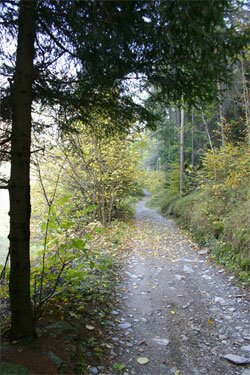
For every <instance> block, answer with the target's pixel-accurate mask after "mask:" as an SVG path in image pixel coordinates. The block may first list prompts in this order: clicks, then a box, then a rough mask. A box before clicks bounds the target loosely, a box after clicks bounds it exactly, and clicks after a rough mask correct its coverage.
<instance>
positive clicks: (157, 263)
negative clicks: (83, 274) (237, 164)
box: [98, 197, 250, 375]
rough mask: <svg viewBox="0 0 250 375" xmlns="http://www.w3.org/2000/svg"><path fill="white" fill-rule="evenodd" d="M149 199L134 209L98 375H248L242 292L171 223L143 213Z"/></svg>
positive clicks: (249, 348)
mask: <svg viewBox="0 0 250 375" xmlns="http://www.w3.org/2000/svg"><path fill="white" fill-rule="evenodd" d="M147 199H148V198H147V197H145V198H144V199H143V200H142V201H141V202H139V203H138V204H137V207H136V216H135V231H134V233H133V235H131V242H132V246H131V244H130V251H129V252H128V255H127V258H126V261H125V264H124V269H123V270H122V271H121V273H122V282H121V284H120V286H119V289H118V292H117V297H118V300H119V301H120V306H119V309H115V310H114V311H113V312H112V314H113V318H115V321H116V324H115V326H112V327H110V332H109V334H110V343H111V345H110V347H111V349H110V360H111V364H113V367H110V368H109V369H106V370H105V371H104V370H102V371H101V372H99V371H98V373H99V374H101V373H102V374H106V375H108V374H118V373H119V374H123V375H160V374H164V375H171V374H172V375H202V374H204V375H207V374H213V375H217V374H218V375H219V374H222V375H237V374H241V375H247V374H248V375H249V374H250V369H249V365H248V363H250V325H249V322H250V319H249V294H248V293H247V290H245V289H244V288H243V287H240V286H238V285H237V283H236V280H235V278H234V277H233V276H232V275H228V274H227V273H226V272H225V271H224V269H223V268H219V267H217V266H216V265H214V264H213V263H212V262H211V261H210V260H209V256H208V254H207V250H206V249H199V248H198V247H197V246H196V245H195V244H193V243H192V241H191V240H190V239H189V238H188V236H187V235H186V234H185V233H184V232H183V231H181V230H180V229H178V228H177V227H176V225H175V224H174V222H173V221H172V220H169V219H165V218H163V217H162V216H161V215H160V214H158V213H157V212H156V211H155V210H154V209H150V208H147V207H146V202H147ZM235 355H237V356H238V357H236V356H235ZM237 361H238V364H236V362H237ZM239 363H241V364H239ZM125 366H126V367H125ZM115 367H116V368H121V369H120V370H116V369H115ZM122 367H124V369H122Z"/></svg>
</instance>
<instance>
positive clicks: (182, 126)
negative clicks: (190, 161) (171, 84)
mask: <svg viewBox="0 0 250 375" xmlns="http://www.w3.org/2000/svg"><path fill="white" fill-rule="evenodd" d="M180 117H181V119H180V196H182V194H183V174H184V109H183V108H181V116H180Z"/></svg>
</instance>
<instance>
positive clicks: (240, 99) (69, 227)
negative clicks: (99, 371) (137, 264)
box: [1, 1, 250, 338]
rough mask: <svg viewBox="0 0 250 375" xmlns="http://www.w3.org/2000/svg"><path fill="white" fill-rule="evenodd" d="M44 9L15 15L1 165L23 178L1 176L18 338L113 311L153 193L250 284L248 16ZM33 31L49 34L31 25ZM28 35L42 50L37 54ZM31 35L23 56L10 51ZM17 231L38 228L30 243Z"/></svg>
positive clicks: (222, 7)
mask: <svg viewBox="0 0 250 375" xmlns="http://www.w3.org/2000/svg"><path fill="white" fill-rule="evenodd" d="M29 4H33V6H32V7H28V8H27V2H25V1H21V2H20V4H17V3H15V2H8V1H4V2H3V3H2V5H1V6H2V10H3V13H2V16H1V17H2V18H1V19H2V24H1V25H2V28H3V32H4V33H3V35H4V38H5V41H4V43H3V44H2V48H3V51H2V52H3V53H2V56H3V64H2V75H3V79H4V90H3V91H2V97H1V102H2V104H1V116H2V120H1V161H2V162H3V163H4V162H8V161H9V159H10V158H11V166H12V175H11V177H10V181H9V176H6V175H5V176H2V177H1V182H2V188H8V189H9V192H10V198H11V202H12V205H11V211H10V216H11V228H12V229H11V233H12V234H11V235H10V241H11V246H10V256H11V257H12V262H11V266H10V269H9V264H8V261H7V262H6V263H5V265H4V266H3V270H2V275H1V278H2V283H3V285H4V288H3V292H2V298H3V300H4V306H6V311H8V303H9V292H8V285H9V284H8V283H9V281H8V280H9V271H10V277H11V279H10V280H12V282H11V283H10V285H11V286H10V298H11V306H12V311H11V313H12V323H11V331H10V337H11V338H19V337H22V336H27V335H29V334H32V332H34V318H35V319H38V318H40V317H41V316H42V315H43V314H46V312H48V311H52V316H53V315H54V314H55V311H54V310H53V309H52V307H51V306H52V305H54V306H55V310H56V314H57V313H58V311H60V314H62V315H63V313H61V311H62V310H63V307H62V306H64V307H65V313H67V312H68V309H69V306H70V304H71V303H72V301H74V303H76V304H77V303H78V302H79V301H80V300H82V296H83V295H85V296H86V299H88V296H89V295H91V293H92V294H94V295H95V296H96V295H98V294H99V296H100V298H102V299H105V297H104V295H105V294H106V293H109V291H108V290H109V289H108V285H110V283H111V284H112V282H113V281H112V282H111V281H110V279H109V276H110V272H112V265H113V264H114V262H115V260H114V259H115V256H116V255H117V250H118V249H119V250H120V249H121V248H122V247H123V245H124V241H123V240H122V238H125V239H126V236H127V235H129V234H128V233H129V224H128V221H127V220H128V218H129V217H131V215H132V213H133V210H132V207H133V203H134V202H135V201H136V199H138V197H140V195H141V194H142V191H143V188H147V189H149V190H150V191H151V194H152V200H151V202H152V204H154V205H157V206H158V207H159V208H160V209H161V210H162V211H163V212H165V213H167V214H172V215H174V216H176V217H177V218H178V221H179V222H180V223H181V225H183V226H184V227H185V228H186V229H189V230H191V231H192V233H193V235H194V237H195V238H196V239H197V240H198V241H199V242H200V243H202V244H203V245H206V246H209V248H210V249H211V252H212V256H213V257H214V258H215V259H217V260H218V261H219V262H221V263H223V264H225V265H226V266H228V267H229V268H231V269H233V270H235V271H236V272H237V274H238V275H239V276H240V278H241V279H243V280H244V281H246V282H249V267H250V260H249V248H250V246H249V244H250V243H249V241H250V239H249V222H248V220H249V217H250V215H249V190H248V186H249V137H250V135H249V134H250V123H249V121H250V120H249V118H250V116H249V47H248V46H247V41H248V37H247V35H248V30H249V28H248V25H247V20H248V15H249V11H248V9H247V6H246V5H244V4H243V3H239V4H235V3H233V4H232V3H230V2H226V1H225V2H216V3H211V4H207V5H206V6H205V8H204V4H202V9H201V7H200V3H199V2H183V3H182V6H183V7H182V6H180V4H179V3H178V2H174V3H173V2H170V3H166V2H160V3H159V4H158V2H145V3H144V5H143V4H142V3H141V2H136V1H134V2H128V3H124V2H121V3H120V2H112V3H111V2H110V3H107V2H106V3H105V2H104V3H103V4H102V3H99V4H97V3H92V2H85V3H84V4H85V8H84V9H83V8H82V7H81V4H80V3H79V4H78V2H73V3H71V2H68V5H67V6H65V9H61V7H60V6H59V4H57V2H54V3H53V2H52V3H50V2H48V3H47V4H46V7H43V6H42V4H41V3H39V4H38V8H36V4H35V2H29ZM173 4H175V5H173ZM37 9H38V18H37V19H36V18H35V16H34V14H35V13H36V12H37ZM22 12H23V13H22ZM25 12H26V13H25ZM128 14H129V16H130V18H129V19H130V24H129V28H128V29H126V27H127V26H128V24H127V23H126V22H125V21H124V20H125V19H126V17H125V16H128ZM191 14H192V17H191V21H192V22H190V15H191ZM97 15H98V17H97ZM27 16H28V17H30V19H31V20H33V21H34V22H33V24H32V23H30V24H29V25H28V26H27V25H26V24H25V17H27ZM76 16H77V17H76ZM22 17H23V18H22ZM186 17H187V18H188V20H189V22H187V19H186ZM35 19H36V22H35ZM77 20H78V22H77ZM103 20H105V22H103ZM107 20H108V21H107ZM117 20H118V21H119V22H117ZM83 21H84V22H83ZM82 22H83V24H84V25H85V26H84V30H82V29H81V28H80V27H79V24H81V23H82ZM36 23H37V25H38V26H37V25H36ZM25 27H28V30H26V32H27V31H28V33H29V38H28V41H27V40H26V41H23V43H24V44H22V40H21V39H22V38H21V37H22V32H23V31H24V30H23V29H24V28H25ZM35 27H38V30H39V32H38V31H36V32H35ZM131 30H132V31H133V32H132V33H131ZM138 30H140V32H139V31H138ZM17 32H19V39H18V42H17V43H16V47H17V51H15V48H14V53H12V52H11V51H7V52H6V50H5V46H6V43H8V41H9V42H10V41H12V40H14V39H15V38H17ZM35 33H36V39H35ZM86 35H87V36H88V38H87V39H86ZM166 35H167V36H168V38H166ZM100 38H101V39H100ZM75 39H77V40H75ZM16 40H17V39H16ZM111 40H112V43H111ZM65 41H66V43H65ZM173 41H174V43H173ZM28 42H29V43H30V44H29V45H28ZM25 43H26V44H25ZM25 46H26V48H27V50H26V51H25ZM27 46H28V47H29V48H28V47H27ZM34 46H35V51H36V57H35V59H34ZM15 52H17V53H16V56H15ZM25 52H26V55H25ZM18 56H19V59H18ZM15 57H16V59H15ZM27 59H28V60H27ZM20 60H22V61H21V62H22V64H21V66H19V67H18V63H20ZM27 61H28V62H29V64H30V65H29V71H28V72H27V71H25V66H26V65H25V62H26V63H27ZM93 61H94V62H95V64H93ZM27 66H28V65H27ZM19 69H20V70H19ZM22 69H23V71H22ZM20 72H21V73H20ZM19 73H20V77H21V78H20V77H19V78H20V81H18V79H19V78H18V74H19ZM22 74H24V75H25V74H26V77H27V76H28V77H29V80H28V84H29V86H26V87H25V90H26V92H27V93H28V96H27V98H26V100H28V102H29V103H30V104H29V106H30V113H28V112H27V116H26V119H24V118H22V115H23V112H24V111H23V108H26V107H25V106H23V104H24V103H22V106H20V101H19V100H20V98H19V97H18V90H20V87H18V84H22V83H23V80H22ZM13 77H14V78H13ZM25 84H27V80H26V81H25ZM136 96H138V97H137V98H136ZM32 103H33V104H32ZM31 104H32V107H31ZM20 108H21V110H20ZM31 108H32V121H31V117H30V116H29V115H30V114H31ZM25 121H26V123H27V125H28V126H27V130H26V131H27V134H29V132H30V134H31V135H32V141H31V146H32V148H31V149H29V147H30V145H29V144H26V145H24V146H23V144H22V130H21V133H20V127H19V128H18V124H22V126H23V124H24V122H25ZM29 124H30V126H29ZM31 125H32V126H31ZM146 128H151V129H154V131H153V130H151V131H150V130H146ZM13 129H14V130H15V129H17V130H18V132H19V133H18V132H17V133H15V131H14V130H13ZM31 130H32V132H31ZM27 134H26V135H27ZM27 138H29V137H27ZM20 140H21V141H20ZM18 142H19V143H18ZM17 145H19V149H18V148H17V149H15V147H16V146H17ZM20 146H21V148H20ZM23 147H24V148H23ZM25 147H26V148H25ZM13 150H14V151H13ZM27 150H28V151H27ZM27 155H29V158H27ZM17 156H18V157H17ZM30 163H31V171H32V173H31V175H29V173H28V171H29V165H30ZM24 166H25V167H24ZM13 171H14V172H15V171H16V174H14V172H13ZM25 171H27V175H26V180H23V182H22V181H21V180H22V178H23V176H24V175H25V173H24V172H25ZM20 172H21V173H20ZM30 181H31V198H32V217H31V223H30V222H29V215H30V206H29V199H28V198H27V197H28V196H29V184H30ZM21 182H22V183H21ZM22 184H23V185H22ZM24 187H25V188H24ZM22 193H23V194H24V195H22ZM18 194H21V195H18ZM20 201H21V202H22V201H23V202H24V203H25V204H24V207H23V208H22V209H23V214H22V213H21V212H20V209H19V208H20ZM16 202H19V206H18V205H17V206H15V204H16ZM17 207H19V208H18V209H17ZM13 218H14V219H13ZM24 218H25V220H24ZM18 220H19V222H20V223H21V226H22V225H23V223H25V225H26V229H25V231H24V234H23V233H22V234H21V237H17V236H20V232H19V233H18V235H17V232H16V229H17V228H16V227H15V223H16V222H17V221H18ZM235 223H237V226H236V224H235ZM30 228H31V249H32V252H31V254H33V256H32V258H31V261H32V268H31V274H30V273H29V261H30V259H29V256H28V255H29V250H30V246H29V243H30V241H29V231H30ZM14 233H15V234H14ZM22 236H23V237H22ZM17 238H18V241H17ZM17 243H18V244H20V249H19V251H20V252H19V253H17ZM21 254H24V255H25V256H23V257H22V256H21ZM17 255H18V256H17ZM20 262H24V263H23V267H21V268H20ZM25 262H26V263H25ZM20 269H22V271H24V272H23V274H22V275H20V274H19V273H18V272H20ZM11 275H12V276H11ZM17 280H19V281H20V280H24V281H25V282H24V283H23V284H22V285H19V284H21V283H18V282H17ZM30 281H31V284H30ZM29 285H31V287H29ZM18 288H19V292H20V293H19V296H20V298H19V300H17V297H16V295H17V293H16V291H17V289H18ZM29 288H30V289H29ZM24 295H25V297H24V298H23V296H24ZM22 298H23V299H22ZM77 301H78V302H77ZM17 306H18V308H17ZM20 309H21V310H22V311H21V312H20ZM51 309H52V310H51ZM77 309H80V310H79V311H81V309H84V307H83V306H82V305H81V304H80V305H79V306H78V307H77ZM27 311H28V312H29V313H28V315H27ZM17 313H18V314H19V313H20V314H19V315H18V314H17ZM17 316H19V317H18V318H17ZM27 316H29V318H28V317H27ZM20 317H21V319H20ZM22 319H23V320H22ZM8 323H9V315H8V314H7V323H6V324H7V325H8ZM24 323H25V324H24Z"/></svg>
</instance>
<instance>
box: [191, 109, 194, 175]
mask: <svg viewBox="0 0 250 375" xmlns="http://www.w3.org/2000/svg"><path fill="white" fill-rule="evenodd" d="M191 126H192V128H191V148H192V154H191V165H192V169H194V108H192V112H191Z"/></svg>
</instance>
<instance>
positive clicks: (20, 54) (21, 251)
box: [9, 0, 36, 340]
mask: <svg viewBox="0 0 250 375" xmlns="http://www.w3.org/2000/svg"><path fill="white" fill-rule="evenodd" d="M35 13H36V0H20V3H19V20H18V28H19V29H18V41H17V55H16V67H15V77H14V86H13V120H12V134H11V176H10V182H9V193H10V234H9V240H10V263H11V265H10V283H9V289H10V305H11V329H10V339H11V340H16V339H19V338H21V337H27V336H32V335H34V319H33V312H32V304H31V298H30V254H29V250H30V214H31V206H30V147H31V105H32V83H33V60H34V41H35V26H36V21H35Z"/></svg>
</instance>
